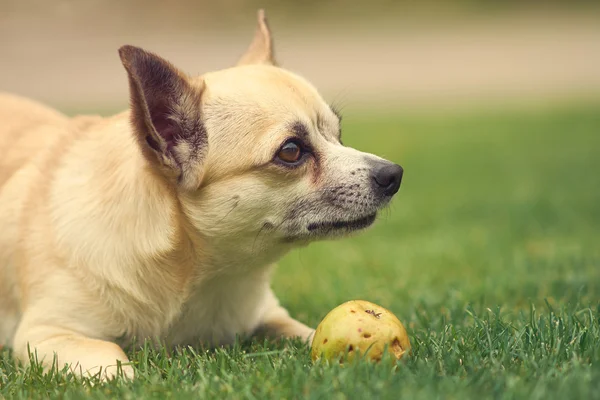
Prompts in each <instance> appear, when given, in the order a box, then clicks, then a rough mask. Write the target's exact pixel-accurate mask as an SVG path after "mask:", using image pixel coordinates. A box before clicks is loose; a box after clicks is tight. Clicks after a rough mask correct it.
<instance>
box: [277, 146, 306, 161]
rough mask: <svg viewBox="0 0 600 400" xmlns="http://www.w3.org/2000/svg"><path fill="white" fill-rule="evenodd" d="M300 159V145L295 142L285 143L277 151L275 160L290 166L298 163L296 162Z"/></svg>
mask: <svg viewBox="0 0 600 400" xmlns="http://www.w3.org/2000/svg"><path fill="white" fill-rule="evenodd" d="M300 157H302V149H301V148H300V145H299V144H298V143H296V142H288V143H286V144H285V145H284V146H283V147H282V148H281V150H279V153H277V158H279V159H280V160H281V161H283V162H286V163H290V164H293V163H295V162H298V160H300Z"/></svg>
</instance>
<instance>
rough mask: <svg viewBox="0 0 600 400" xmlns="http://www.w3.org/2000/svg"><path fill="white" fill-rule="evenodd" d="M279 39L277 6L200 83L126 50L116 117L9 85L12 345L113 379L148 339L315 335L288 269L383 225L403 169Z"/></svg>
mask: <svg viewBox="0 0 600 400" xmlns="http://www.w3.org/2000/svg"><path fill="white" fill-rule="evenodd" d="M271 46H272V45H271V39H270V33H269V31H268V28H267V26H266V24H265V21H264V17H263V16H262V15H261V17H260V18H259V29H258V31H257V35H256V37H255V40H254V42H253V43H252V45H251V46H250V49H249V50H248V52H247V53H246V54H245V55H244V57H242V60H241V61H240V65H239V66H237V67H235V68H231V69H228V70H223V71H218V72H214V73H211V74H206V75H204V76H202V77H198V78H189V77H187V76H185V75H184V74H182V73H181V72H179V71H178V70H177V69H175V67H173V66H172V65H170V64H168V63H167V62H165V61H164V60H162V59H160V58H159V57H157V56H155V55H153V54H150V53H146V52H144V51H142V50H141V49H137V48H134V47H130V46H126V47H123V48H122V49H121V50H120V55H121V59H122V60H123V64H124V65H125V68H126V69H127V72H128V76H129V79H130V87H131V93H132V102H131V111H128V112H124V113H122V114H119V115H116V116H113V117H110V118H100V117H76V118H73V119H70V118H67V117H66V116H64V115H62V114H60V113H58V112H56V111H54V110H51V109H48V108H46V107H44V106H42V105H40V104H37V103H35V102H32V101H30V100H26V99H22V98H19V97H15V96H9V95H2V96H0V121H2V123H1V124H0V150H2V158H1V159H0V223H1V224H2V230H1V231H0V346H2V345H9V346H12V347H13V348H14V351H15V355H16V356H17V357H18V358H19V359H21V360H22V361H27V360H28V346H30V348H31V350H32V351H34V350H35V351H36V352H37V356H38V358H40V359H44V362H45V363H46V364H49V363H51V362H52V357H53V355H54V354H56V355H57V357H58V362H59V365H62V364H64V363H68V364H70V365H71V367H72V368H73V369H74V370H75V369H77V370H78V371H82V372H85V371H87V372H90V373H94V372H97V371H98V370H99V368H102V371H104V372H103V374H104V375H103V376H104V377H108V376H112V375H114V374H115V371H116V369H115V367H114V366H115V364H116V362H117V361H121V362H123V363H126V362H127V357H126V355H125V354H124V353H123V350H122V349H121V347H120V346H119V345H124V344H127V343H131V341H132V340H133V339H137V340H144V339H147V338H150V339H159V340H164V341H166V342H167V343H170V344H173V345H177V344H194V343H197V342H198V341H202V342H207V343H212V344H225V343H230V342H231V341H232V340H233V339H234V338H235V336H236V335H238V334H253V333H255V332H257V331H262V332H264V333H266V334H267V335H269V336H273V337H278V336H284V337H296V336H299V337H302V338H305V339H309V338H310V336H311V335H312V332H313V330H312V329H310V328H309V327H307V326H305V325H304V324H302V323H300V322H298V321H296V320H294V319H292V318H291V317H290V316H289V315H288V313H287V312H286V311H285V309H283V308H282V307H280V306H279V304H278V302H277V299H276V298H275V296H274V295H273V293H272V291H271V289H270V273H271V271H272V265H273V263H274V262H275V261H277V259H279V258H280V257H281V256H282V255H283V254H284V253H285V252H287V251H288V250H289V249H291V248H293V247H295V246H298V245H304V244H306V243H308V242H310V241H312V240H316V239H321V238H327V237H334V236H341V235H344V234H346V233H349V232H350V231H354V230H357V229H360V228H363V227H366V226H368V225H369V224H370V223H371V222H373V220H374V218H375V212H376V211H377V209H378V208H380V207H382V206H384V205H385V204H386V203H387V202H388V201H389V199H390V198H391V197H392V196H393V194H394V193H395V192H396V191H397V190H398V186H399V184H400V179H401V175H402V170H401V168H400V167H398V166H395V165H394V164H391V163H389V162H385V161H384V160H381V159H379V158H378V157H375V156H373V155H368V154H365V153H360V152H358V151H356V150H353V149H350V148H347V147H344V146H342V145H341V144H340V142H339V132H340V126H339V124H340V121H339V118H338V117H336V115H335V114H334V113H333V112H332V110H331V108H330V107H329V106H327V104H326V103H325V102H324V101H323V100H322V99H321V97H320V96H319V94H318V93H317V91H316V90H315V89H314V88H313V87H312V86H310V84H308V83H307V82H306V81H304V80H303V79H302V78H300V77H298V76H296V75H294V74H292V73H290V72H287V71H285V70H283V69H281V68H278V67H276V66H274V65H273V64H274V59H273V53H272V47H271ZM373 182H375V183H373ZM123 371H124V373H125V375H127V376H132V375H133V369H132V367H131V366H124V367H123Z"/></svg>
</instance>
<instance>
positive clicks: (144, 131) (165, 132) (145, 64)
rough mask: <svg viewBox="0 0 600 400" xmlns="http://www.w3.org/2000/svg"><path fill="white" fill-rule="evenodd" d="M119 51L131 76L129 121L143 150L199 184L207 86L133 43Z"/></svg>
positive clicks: (193, 185) (176, 175) (167, 171)
mask: <svg viewBox="0 0 600 400" xmlns="http://www.w3.org/2000/svg"><path fill="white" fill-rule="evenodd" d="M119 55H120V57H121V61H122V62H123V66H124V67H125V69H126V70H127V75H128V77H129V89H130V92H131V122H132V125H133V129H134V131H135V134H136V136H137V140H138V143H139V145H140V146H141V147H142V151H143V153H144V156H145V157H146V158H147V159H148V160H149V161H150V162H151V164H152V165H153V166H156V167H158V169H159V170H160V171H161V172H162V173H163V174H164V175H165V176H167V178H169V179H171V180H173V181H174V182H175V183H176V184H177V185H178V186H180V187H182V188H183V189H187V190H194V189H197V188H198V187H199V186H200V181H201V180H202V172H203V168H202V167H203V161H204V158H205V155H206V151H207V135H206V130H205V129H204V126H203V124H202V119H201V114H200V98H201V96H202V90H203V86H198V85H197V84H196V85H192V84H191V83H190V81H189V80H188V77H187V76H186V75H185V74H183V73H182V72H180V71H179V70H178V69H177V68H175V67H174V66H173V65H171V64H170V63H169V62H167V61H166V60H164V59H162V58H160V57H159V56H157V55H155V54H152V53H150V52H147V51H144V50H142V49H140V48H138V47H134V46H123V47H121V48H120V49H119Z"/></svg>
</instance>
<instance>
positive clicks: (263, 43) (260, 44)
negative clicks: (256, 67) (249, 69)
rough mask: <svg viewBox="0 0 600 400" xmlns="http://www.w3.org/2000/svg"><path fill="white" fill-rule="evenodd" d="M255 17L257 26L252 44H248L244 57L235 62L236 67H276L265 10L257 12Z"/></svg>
mask: <svg viewBox="0 0 600 400" xmlns="http://www.w3.org/2000/svg"><path fill="white" fill-rule="evenodd" d="M257 17H258V21H257V22H258V26H257V27H256V32H255V33H254V38H253V39H252V43H250V47H248V49H247V50H246V52H245V53H244V55H243V56H242V57H241V58H240V60H239V61H238V62H237V65H248V64H267V65H277V61H276V60H275V50H274V48H273V37H272V35H271V29H269V24H268V22H267V16H266V15H265V10H263V9H260V10H258V15H257Z"/></svg>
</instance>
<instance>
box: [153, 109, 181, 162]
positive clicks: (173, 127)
mask: <svg viewBox="0 0 600 400" xmlns="http://www.w3.org/2000/svg"><path fill="white" fill-rule="evenodd" d="M149 111H150V117H151V118H152V125H154V129H156V132H157V133H158V134H159V135H160V137H161V138H162V139H163V140H164V141H165V143H166V144H167V151H170V150H171V149H172V148H173V147H174V146H175V144H177V140H178V139H179V138H180V136H181V132H180V129H179V127H178V126H177V124H176V123H175V122H173V121H172V120H171V119H170V118H169V107H167V106H166V105H165V104H164V103H163V104H160V103H159V104H155V105H153V107H151V108H150V110H149Z"/></svg>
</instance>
